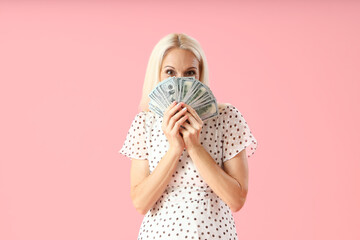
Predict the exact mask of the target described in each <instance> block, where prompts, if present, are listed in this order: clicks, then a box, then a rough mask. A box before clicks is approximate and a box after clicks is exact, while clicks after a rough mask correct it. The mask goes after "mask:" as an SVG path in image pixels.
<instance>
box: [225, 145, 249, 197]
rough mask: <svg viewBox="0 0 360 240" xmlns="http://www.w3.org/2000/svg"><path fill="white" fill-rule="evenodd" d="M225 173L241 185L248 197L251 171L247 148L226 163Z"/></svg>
mask: <svg viewBox="0 0 360 240" xmlns="http://www.w3.org/2000/svg"><path fill="white" fill-rule="evenodd" d="M224 171H225V172H226V173H227V174H229V175H230V176H231V177H233V178H235V179H236V180H237V181H238V182H239V183H240V185H241V187H242V189H243V191H244V195H245V197H246V194H247V191H248V181H249V180H248V179H249V169H248V161H247V156H246V149H245V148H244V149H243V150H242V151H241V152H239V153H238V154H237V155H235V156H234V157H233V158H231V159H229V160H227V161H225V162H224Z"/></svg>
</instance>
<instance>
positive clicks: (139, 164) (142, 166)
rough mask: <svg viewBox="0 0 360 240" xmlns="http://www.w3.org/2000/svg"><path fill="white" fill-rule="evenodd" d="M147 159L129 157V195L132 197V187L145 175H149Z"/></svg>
mask: <svg viewBox="0 0 360 240" xmlns="http://www.w3.org/2000/svg"><path fill="white" fill-rule="evenodd" d="M149 174H150V171H149V161H148V160H147V159H135V158H132V159H131V168H130V185H131V190H130V195H131V198H132V199H134V198H133V197H134V189H135V187H136V186H137V185H138V184H139V183H141V182H142V181H143V180H144V179H145V178H146V177H147V176H149Z"/></svg>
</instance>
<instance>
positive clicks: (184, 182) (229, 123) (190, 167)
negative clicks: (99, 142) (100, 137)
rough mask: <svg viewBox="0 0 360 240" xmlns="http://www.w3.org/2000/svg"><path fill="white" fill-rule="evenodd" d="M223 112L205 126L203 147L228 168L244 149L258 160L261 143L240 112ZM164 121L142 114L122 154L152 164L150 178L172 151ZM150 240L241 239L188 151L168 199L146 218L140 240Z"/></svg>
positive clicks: (168, 190) (221, 108) (230, 109)
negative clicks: (256, 155)
mask: <svg viewBox="0 0 360 240" xmlns="http://www.w3.org/2000/svg"><path fill="white" fill-rule="evenodd" d="M218 108H219V115H218V116H216V117H213V118H209V119H207V120H205V121H204V122H203V123H204V124H203V127H202V130H201V133H200V142H201V145H202V146H203V147H204V148H205V149H206V150H207V152H208V153H209V154H210V155H211V156H212V158H213V159H214V161H216V163H217V164H218V165H219V166H221V167H222V168H223V162H225V161H227V160H229V159H231V158H233V157H234V156H235V155H236V154H237V153H239V152H240V151H241V150H243V149H244V148H246V153H247V157H248V158H249V157H250V156H251V155H253V154H254V152H255V150H256V147H257V141H256V139H255V138H254V136H253V135H252V133H251V131H250V128H249V126H248V124H247V122H246V121H245V119H244V117H243V115H242V114H241V113H240V111H239V110H238V109H237V108H236V107H234V106H233V105H231V104H229V103H226V104H224V105H220V104H219V106H218ZM162 119H163V118H162V117H160V116H158V115H156V114H154V113H153V112H151V111H149V112H146V111H142V112H140V113H138V114H137V115H136V116H135V118H134V120H133V122H132V124H131V127H130V129H129V131H128V133H127V136H126V139H125V142H124V145H123V146H122V148H121V149H120V151H119V153H121V154H123V155H125V156H127V157H129V158H130V159H131V158H136V159H147V160H148V161H149V170H150V174H151V173H152V171H153V170H154V169H155V168H156V166H157V164H158V163H159V161H160V160H161V158H162V157H163V156H164V155H165V153H166V152H167V150H168V148H169V143H168V140H167V138H166V136H165V134H164V132H163V131H162V129H161V123H162ZM145 239H146V240H148V239H151V240H153V239H156V240H175V239H181V240H184V239H204V240H205V239H233V240H237V239H238V238H237V233H236V227H235V221H234V219H233V216H232V213H231V210H230V208H229V206H228V205H227V204H226V203H225V202H224V201H223V200H222V199H221V198H220V197H219V196H217V195H216V194H215V192H213V191H212V189H211V188H210V186H209V185H208V184H207V183H206V182H205V181H204V179H203V178H202V177H201V176H200V174H199V172H198V171H197V169H196V167H195V165H194V163H193V162H192V160H191V158H190V156H189V154H188V153H187V151H186V149H184V151H183V153H182V155H181V157H180V158H179V162H178V165H177V168H176V170H175V172H174V174H173V175H172V178H171V179H170V182H169V183H168V185H167V188H166V189H165V191H164V193H163V194H162V196H161V197H160V198H159V199H158V200H157V202H156V203H155V204H154V206H153V207H152V208H151V209H149V211H148V212H147V213H146V214H145V216H144V218H143V221H142V224H141V226H140V230H139V233H138V240H145Z"/></svg>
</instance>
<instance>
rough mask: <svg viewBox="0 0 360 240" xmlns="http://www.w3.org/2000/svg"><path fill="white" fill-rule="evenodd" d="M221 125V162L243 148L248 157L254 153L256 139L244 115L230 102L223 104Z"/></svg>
mask: <svg viewBox="0 0 360 240" xmlns="http://www.w3.org/2000/svg"><path fill="white" fill-rule="evenodd" d="M221 126H222V127H221V129H222V144H223V145H222V152H223V156H222V160H223V162H225V161H227V160H229V159H231V158H233V157H234V156H236V155H237V154H238V153H239V152H241V151H242V150H243V149H245V148H246V154H247V157H248V158H250V157H251V156H252V155H253V154H254V153H255V150H256V148H257V145H258V143H257V140H256V139H255V137H254V136H253V134H252V132H251V130H250V127H249V125H248V123H247V122H246V120H245V118H244V116H243V115H242V114H241V112H240V111H239V110H238V109H237V108H236V107H234V106H233V105H231V104H227V105H225V107H224V109H223V111H222V122H221Z"/></svg>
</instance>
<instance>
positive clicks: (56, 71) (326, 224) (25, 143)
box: [0, 1, 360, 240]
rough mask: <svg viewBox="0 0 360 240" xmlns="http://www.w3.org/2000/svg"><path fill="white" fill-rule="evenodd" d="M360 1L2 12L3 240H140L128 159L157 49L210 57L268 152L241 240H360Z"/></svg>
mask: <svg viewBox="0 0 360 240" xmlns="http://www.w3.org/2000/svg"><path fill="white" fill-rule="evenodd" d="M359 12H360V3H359V2H356V1H327V2H325V1H311V2H310V1H307V2H304V1H298V2H295V1H292V2H288V1H272V2H270V1H257V2H254V1H242V2H241V3H237V2H236V1H228V2H222V3H220V1H217V2H215V1H201V2H199V1H180V2H179V1H175V2H174V3H172V2H169V1H163V2H157V3H153V2H150V1H147V2H145V1H129V3H120V2H118V3H117V2H116V1H91V2H85V1H77V2H71V3H70V1H64V2H62V3H61V2H60V1H58V2H56V1H51V2H49V3H45V1H12V3H11V2H10V1H1V2H0V79H1V87H0V100H1V101H0V104H1V108H0V109H1V124H0V127H1V134H0V136H1V142H0V144H1V155H0V174H1V175H0V239H5V240H13V239H14V240H18V239H26V240H28V239H36V240H48V239H52V240H58V239H59V240H60V239H61V240H63V239H88V240H89V239H109V240H110V239H136V237H137V234H138V231H139V226H140V223H141V220H142V218H143V216H142V215H140V214H139V213H137V212H136V210H135V208H134V207H133V205H132V202H131V199H130V176H129V169H130V160H129V159H128V158H126V157H125V156H122V155H120V154H119V153H118V150H119V149H120V147H121V146H122V143H123V141H124V140H125V137H126V133H127V131H128V129H129V127H130V123H131V121H132V119H133V118H134V116H135V114H136V113H137V112H138V109H137V106H138V103H139V100H140V95H141V88H142V84H143V79H144V75H145V69H146V65H147V61H148V59H149V56H150V53H151V51H152V48H153V47H154V45H155V44H156V43H157V42H158V41H159V40H160V39H161V38H162V37H163V36H165V35H167V34H168V33H172V32H184V33H186V34H189V35H190V36H193V37H194V38H196V39H197V40H198V41H199V42H200V44H201V45H202V47H203V49H204V51H205V53H206V56H207V59H208V63H209V67H210V87H211V89H212V90H213V92H214V94H215V96H216V97H217V99H218V101H219V102H229V103H231V104H233V105H234V106H236V107H237V108H238V109H239V110H240V111H241V112H242V114H243V115H244V117H245V118H246V120H247V122H248V124H249V126H250V128H251V130H252V133H253V134H254V136H255V137H256V139H257V140H258V142H259V147H258V149H257V151H256V153H255V155H253V156H252V157H251V158H249V170H250V180H249V194H248V198H247V202H246V204H245V206H244V207H243V208H242V209H241V210H240V211H239V212H237V213H234V217H235V221H236V227H237V232H238V235H239V239H248V240H250V239H292V240H296V239H328V240H331V239H354V240H355V239H360V232H359V230H358V227H359V221H360V204H359V203H360V186H359V185H360V184H359V183H360V177H359V170H360V161H359V160H360V158H359V155H360V147H359V136H358V135H359V130H360V129H359V122H360V112H359V107H358V103H359V102H360V99H359V90H360V84H359V80H360V73H359V67H360V64H359V63H360V61H359V60H360V59H359V58H360V57H359V56H360V45H359V42H360V34H359V29H360V14H359Z"/></svg>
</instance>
